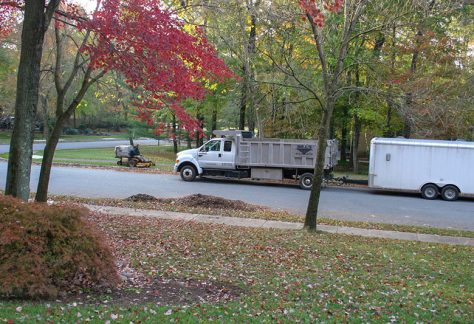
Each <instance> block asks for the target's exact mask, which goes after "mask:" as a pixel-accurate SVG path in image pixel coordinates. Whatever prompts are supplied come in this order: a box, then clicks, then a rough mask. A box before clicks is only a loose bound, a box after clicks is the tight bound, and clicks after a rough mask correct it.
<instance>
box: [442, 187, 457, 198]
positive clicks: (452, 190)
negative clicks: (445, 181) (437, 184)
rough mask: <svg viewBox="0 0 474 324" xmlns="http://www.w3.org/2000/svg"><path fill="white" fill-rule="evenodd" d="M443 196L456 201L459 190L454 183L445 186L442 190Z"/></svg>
mask: <svg viewBox="0 0 474 324" xmlns="http://www.w3.org/2000/svg"><path fill="white" fill-rule="evenodd" d="M441 197H442V198H443V199H444V200H447V201H455V200H457V199H458V197H459V190H458V188H456V187H455V186H452V185H447V186H444V187H443V189H442V190H441Z"/></svg>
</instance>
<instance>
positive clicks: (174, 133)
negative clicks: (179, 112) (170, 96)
mask: <svg viewBox="0 0 474 324" xmlns="http://www.w3.org/2000/svg"><path fill="white" fill-rule="evenodd" d="M171 127H172V128H173V129H172V131H171V134H172V135H173V152H174V154H177V153H178V139H177V136H176V115H175V114H173V120H172V124H171Z"/></svg>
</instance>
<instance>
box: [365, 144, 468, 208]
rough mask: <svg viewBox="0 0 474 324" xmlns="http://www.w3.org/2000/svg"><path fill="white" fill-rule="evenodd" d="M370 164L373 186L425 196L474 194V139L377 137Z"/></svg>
mask: <svg viewBox="0 0 474 324" xmlns="http://www.w3.org/2000/svg"><path fill="white" fill-rule="evenodd" d="M369 163H370V164H369V188H374V189H387V190H398V191H409V192H420V193H421V195H422V197H423V198H425V199H436V198H437V197H438V196H439V195H441V197H442V198H443V199H444V200H456V199H457V198H458V196H459V195H466V196H469V195H474V170H473V167H474V142H465V141H439V140H419V139H405V138H374V139H372V141H371V143H370V162H369Z"/></svg>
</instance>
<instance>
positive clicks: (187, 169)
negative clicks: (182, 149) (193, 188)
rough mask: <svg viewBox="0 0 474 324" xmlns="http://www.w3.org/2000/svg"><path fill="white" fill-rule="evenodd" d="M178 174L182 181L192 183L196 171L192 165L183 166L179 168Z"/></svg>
mask: <svg viewBox="0 0 474 324" xmlns="http://www.w3.org/2000/svg"><path fill="white" fill-rule="evenodd" d="M179 174H180V175H181V179H183V180H184V181H194V179H196V175H197V171H196V168H195V167H194V166H192V165H189V164H188V165H185V166H183V167H182V168H181V170H180V172H179Z"/></svg>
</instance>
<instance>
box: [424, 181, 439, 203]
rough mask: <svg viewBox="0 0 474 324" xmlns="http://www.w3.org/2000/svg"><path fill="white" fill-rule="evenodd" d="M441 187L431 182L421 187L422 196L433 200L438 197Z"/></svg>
mask: <svg viewBox="0 0 474 324" xmlns="http://www.w3.org/2000/svg"><path fill="white" fill-rule="evenodd" d="M438 195H439V189H438V187H437V186H436V185H434V184H432V183H429V184H426V185H424V186H423V188H421V196H422V197H423V198H425V199H429V200H433V199H436V198H438Z"/></svg>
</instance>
